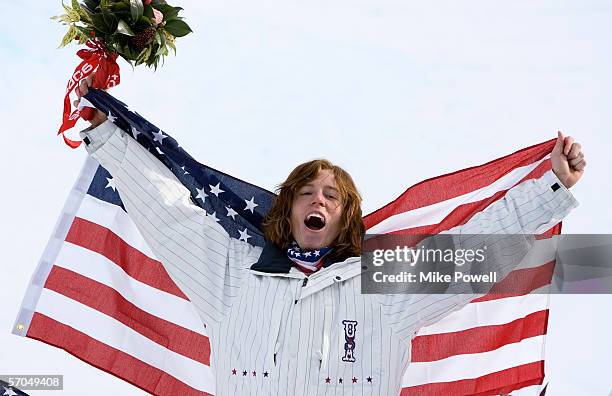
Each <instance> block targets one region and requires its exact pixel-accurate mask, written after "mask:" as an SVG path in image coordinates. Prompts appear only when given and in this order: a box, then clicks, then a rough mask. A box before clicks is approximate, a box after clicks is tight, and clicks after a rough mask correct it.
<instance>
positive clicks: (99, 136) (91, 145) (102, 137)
mask: <svg viewBox="0 0 612 396" xmlns="http://www.w3.org/2000/svg"><path fill="white" fill-rule="evenodd" d="M118 128H119V127H118V126H117V125H115V124H113V123H112V122H111V121H110V120H106V121H104V122H103V123H102V124H100V125H98V126H97V127H95V128H93V127H89V128H87V129H84V130H82V131H81V132H79V135H81V139H83V142H85V149H86V150H87V152H88V153H90V154H92V153H94V152H95V151H96V150H98V149H99V148H100V147H102V145H104V143H106V142H107V141H108V139H109V138H110V137H111V136H112V135H113V134H114V133H115V131H116V130H117V129H118Z"/></svg>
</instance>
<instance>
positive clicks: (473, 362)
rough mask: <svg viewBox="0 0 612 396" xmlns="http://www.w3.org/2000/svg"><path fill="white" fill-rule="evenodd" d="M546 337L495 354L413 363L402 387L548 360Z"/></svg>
mask: <svg viewBox="0 0 612 396" xmlns="http://www.w3.org/2000/svg"><path fill="white" fill-rule="evenodd" d="M544 337H545V336H536V337H531V338H526V339H524V340H522V341H521V342H518V343H513V344H507V345H504V346H503V347H501V348H498V349H496V350H494V351H489V352H482V353H476V354H467V355H457V356H451V357H448V358H446V359H442V360H438V361H435V362H422V363H420V362H419V363H410V364H409V365H408V369H407V370H406V373H405V375H404V378H403V380H402V387H406V386H415V385H422V384H429V383H435V382H451V381H459V380H462V379H467V378H478V377H481V376H483V375H486V374H490V373H494V372H496V371H501V370H505V369H509V368H512V367H516V366H520V365H523V364H528V363H533V362H537V361H540V360H542V359H544V350H543V345H544Z"/></svg>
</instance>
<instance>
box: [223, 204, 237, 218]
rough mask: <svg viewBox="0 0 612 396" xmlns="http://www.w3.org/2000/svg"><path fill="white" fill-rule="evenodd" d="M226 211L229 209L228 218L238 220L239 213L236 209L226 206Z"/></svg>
mask: <svg viewBox="0 0 612 396" xmlns="http://www.w3.org/2000/svg"><path fill="white" fill-rule="evenodd" d="M225 209H227V215H226V217H227V216H229V217H231V218H232V219H233V220H236V215H237V214H238V212H236V211H235V210H234V209H232V208H230V207H229V206H226V207H225Z"/></svg>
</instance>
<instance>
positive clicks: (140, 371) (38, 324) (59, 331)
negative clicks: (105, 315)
mask: <svg viewBox="0 0 612 396" xmlns="http://www.w3.org/2000/svg"><path fill="white" fill-rule="evenodd" d="M27 336H28V337H29V338H33V339H35V340H39V341H42V342H44V343H47V344H49V345H53V346H55V347H58V348H61V349H63V350H65V351H66V352H68V353H70V354H72V355H74V356H76V357H77V358H79V359H81V360H83V361H84V362H86V363H88V364H91V365H92V366H94V367H97V368H99V369H100V370H103V371H106V372H107V373H109V374H112V375H115V376H117V377H119V378H121V379H123V380H125V381H127V382H129V383H130V384H132V385H134V386H137V387H139V388H140V389H142V390H144V391H145V392H149V393H152V394H155V395H199V396H202V395H208V396H212V395H211V394H210V393H206V392H202V391H199V390H196V389H194V388H192V387H191V386H189V385H187V384H185V383H184V382H182V381H179V380H178V379H176V378H174V377H173V376H171V375H170V374H168V373H166V372H164V371H162V370H160V369H158V368H155V367H153V366H151V365H148V364H146V363H144V362H143V361H141V360H138V359H136V358H135V357H133V356H131V355H128V354H127V353H125V352H123V351H120V350H118V349H116V348H113V347H111V346H109V345H106V344H104V343H102V342H100V341H98V340H96V339H93V338H91V337H89V336H88V335H86V334H84V333H82V332H80V331H78V330H76V329H73V328H72V327H69V326H67V325H65V324H62V323H60V322H58V321H56V320H54V319H51V318H49V317H48V316H45V315H43V314H41V313H38V312H34V315H33V316H32V321H31V323H30V327H29V328H28V334H27ZM83 392H84V393H87V392H86V391H85V390H83Z"/></svg>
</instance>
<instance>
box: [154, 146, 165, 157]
mask: <svg viewBox="0 0 612 396" xmlns="http://www.w3.org/2000/svg"><path fill="white" fill-rule="evenodd" d="M155 149H156V150H157V152H158V153H160V154H161V155H164V152H163V151H161V149H160V148H159V147H155Z"/></svg>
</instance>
